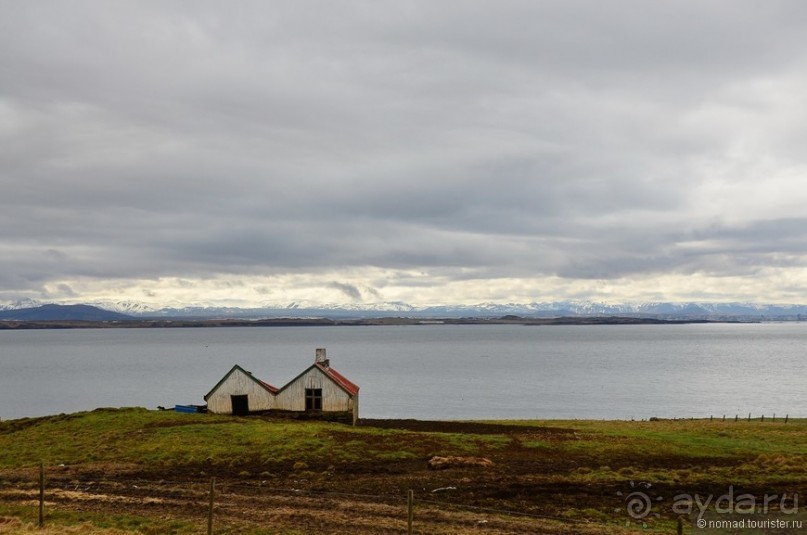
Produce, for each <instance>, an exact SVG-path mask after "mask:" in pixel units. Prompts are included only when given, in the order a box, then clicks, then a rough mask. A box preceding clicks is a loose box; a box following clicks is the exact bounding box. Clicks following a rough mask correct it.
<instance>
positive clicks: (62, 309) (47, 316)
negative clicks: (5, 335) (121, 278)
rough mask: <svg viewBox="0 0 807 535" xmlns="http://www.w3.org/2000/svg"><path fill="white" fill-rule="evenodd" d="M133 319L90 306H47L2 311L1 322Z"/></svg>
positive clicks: (0, 311) (0, 313)
mask: <svg viewBox="0 0 807 535" xmlns="http://www.w3.org/2000/svg"><path fill="white" fill-rule="evenodd" d="M131 319H134V317H133V316H129V315H127V314H121V313H120V312H113V311H110V310H104V309H102V308H98V307H94V306H90V305H55V304H46V305H41V306H38V307H33V308H18V309H6V310H0V320H6V321H121V320H131Z"/></svg>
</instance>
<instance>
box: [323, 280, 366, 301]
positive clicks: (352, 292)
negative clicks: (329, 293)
mask: <svg viewBox="0 0 807 535" xmlns="http://www.w3.org/2000/svg"><path fill="white" fill-rule="evenodd" d="M330 287H331V288H336V289H337V290H339V291H340V292H342V293H343V294H345V295H346V296H347V297H348V298H349V299H352V300H353V301H361V290H359V289H358V288H357V287H356V286H354V285H353V284H346V283H343V282H332V283H331V284H330Z"/></svg>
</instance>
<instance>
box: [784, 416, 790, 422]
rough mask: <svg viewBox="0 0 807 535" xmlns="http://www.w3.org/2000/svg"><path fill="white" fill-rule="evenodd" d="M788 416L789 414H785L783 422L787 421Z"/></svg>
mask: <svg viewBox="0 0 807 535" xmlns="http://www.w3.org/2000/svg"><path fill="white" fill-rule="evenodd" d="M788 416H790V415H789V414H785V423H787V417H788Z"/></svg>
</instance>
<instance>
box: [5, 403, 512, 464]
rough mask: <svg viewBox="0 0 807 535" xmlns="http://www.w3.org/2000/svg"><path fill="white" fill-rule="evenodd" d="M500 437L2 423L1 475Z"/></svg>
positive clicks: (89, 416) (402, 450)
mask: <svg viewBox="0 0 807 535" xmlns="http://www.w3.org/2000/svg"><path fill="white" fill-rule="evenodd" d="M508 441H509V438H507V437H501V436H479V437H475V438H474V439H473V440H468V437H465V436H463V435H458V434H447V433H414V432H408V431H404V430H389V429H378V428H371V427H350V426H346V425H343V424H336V423H327V422H317V421H305V422H302V421H294V420H267V419H262V418H237V417H231V416H220V415H212V414H178V413H174V412H171V411H166V412H155V411H147V410H145V409H138V408H128V409H99V410H96V411H92V412H86V413H77V414H72V415H60V416H53V417H46V418H38V419H22V420H12V421H7V422H0V468H4V467H5V468H20V467H33V466H38V465H39V463H40V462H44V463H45V464H46V465H49V466H52V465H59V464H65V465H81V464H88V463H108V462H114V463H133V464H139V465H149V466H159V467H180V466H195V465H199V466H201V465H206V466H213V467H216V466H221V467H234V466H237V465H240V464H244V463H246V462H248V463H250V464H255V463H257V464H266V465H277V464H281V465H284V464H285V465H289V466H291V465H293V464H294V463H295V462H297V461H304V462H306V463H308V464H309V465H321V464H323V463H327V464H334V463H351V462H367V461H384V460H397V459H417V458H423V457H424V456H426V455H430V454H432V455H438V454H476V453H480V452H485V451H488V450H491V449H498V448H500V447H502V446H503V445H504V444H506V443H507V442H508Z"/></svg>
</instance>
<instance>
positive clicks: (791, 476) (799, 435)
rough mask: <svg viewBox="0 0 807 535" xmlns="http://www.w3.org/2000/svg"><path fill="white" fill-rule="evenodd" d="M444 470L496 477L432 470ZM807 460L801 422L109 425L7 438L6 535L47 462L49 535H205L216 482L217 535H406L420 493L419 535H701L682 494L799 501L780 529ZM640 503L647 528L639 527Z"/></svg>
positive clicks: (95, 419) (106, 414)
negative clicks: (458, 463)
mask: <svg viewBox="0 0 807 535" xmlns="http://www.w3.org/2000/svg"><path fill="white" fill-rule="evenodd" d="M433 456H457V457H483V458H487V459H490V460H491V461H492V462H493V466H491V467H488V468H480V467H462V468H451V469H448V470H430V469H429V468H428V466H427V461H428V459H430V458H431V457H433ZM806 461H807V421H804V420H793V419H791V420H790V421H789V422H788V423H784V422H782V421H781V420H780V421H777V422H771V421H769V420H766V421H765V422H760V421H752V422H747V421H739V422H734V421H733V420H732V421H726V422H722V421H709V420H677V421H665V420H662V421H652V422H650V421H647V422H645V421H643V422H626V421H608V422H601V421H559V420H549V421H513V422H500V421H499V422H417V421H405V420H404V421H388V420H381V421H365V422H363V425H360V426H356V427H350V426H345V425H340V424H330V423H324V422H316V421H305V422H300V421H292V420H271V419H266V418H261V417H248V418H236V417H228V416H216V415H207V414H178V413H174V412H172V411H166V412H155V411H147V410H145V409H134V408H132V409H99V410H96V411H92V412H88V413H79V414H71V415H59V416H52V417H47V418H37V419H20V420H10V421H4V422H0V533H25V532H27V530H34V527H33V525H32V524H33V523H34V522H35V521H36V515H37V508H36V505H37V497H38V487H37V482H38V472H39V464H40V462H42V463H44V464H45V466H46V473H47V506H46V511H47V515H46V521H47V524H48V526H50V527H49V528H48V529H51V530H56V531H53V533H57V532H58V533H70V531H69V530H70V529H72V530H77V531H75V532H76V533H79V532H80V533H99V534H101V533H103V534H107V533H109V534H111V533H116V534H117V533H131V532H140V533H154V534H156V533H177V534H185V533H205V532H206V511H207V506H206V503H207V496H208V492H209V488H208V487H209V481H210V478H211V477H213V476H215V477H216V478H217V481H218V495H217V502H216V503H217V506H216V507H217V509H216V513H215V518H216V528H217V529H216V533H255V534H259V533H278V534H279V533H284V534H296V533H405V532H406V529H405V528H406V525H405V518H406V517H405V510H404V509H405V496H406V492H407V491H408V490H409V489H413V490H414V491H415V493H416V501H417V515H416V519H417V521H416V532H418V533H477V532H479V530H484V531H485V532H487V533H501V534H505V533H561V532H570V531H572V532H575V533H629V532H637V531H642V532H646V531H657V532H667V533H674V532H675V525H676V522H677V518H678V517H679V516H682V517H684V518H685V520H686V522H685V527H686V529H685V532H689V531H690V529H691V528H690V527H689V525H690V522H692V521H693V520H694V519H695V516H696V514H697V513H698V510H697V508H694V507H691V508H692V512H693V514H690V515H684V514H681V504H682V503H684V502H682V500H681V498H677V499H676V497H680V496H682V495H689V496H692V497H694V496H695V495H696V494H697V495H698V496H702V497H707V496H713V497H719V496H722V495H725V494H726V493H727V492H732V493H734V494H735V495H742V494H746V495H748V494H750V495H752V496H753V497H754V499H755V500H757V502H758V505H762V501H763V497H764V496H766V495H767V496H770V495H772V494H776V495H777V496H779V497H781V496H782V495H785V497H786V499H785V501H784V502H782V501H781V499H780V498H777V499H776V500H774V501H771V504H770V509H771V510H770V512H771V513H776V512H777V509H778V508H779V506H780V505H783V506H785V507H791V509H792V507H793V505H794V504H793V503H792V497H793V496H794V494H799V495H801V494H802V493H805V492H807V462H806ZM636 493H641V494H636ZM637 496H638V497H639V498H642V499H646V501H647V504H645V505H647V507H648V509H647V510H646V511H642V512H646V513H647V514H641V515H634V516H631V514H629V510H628V506H629V502H630V499H631V498H636V497H637ZM805 500H807V498H805ZM805 503H806V504H807V501H805ZM634 505H635V504H634ZM675 505H677V506H678V508H674V506H675ZM710 507H711V508H712V509H714V507H713V504H712V506H710ZM792 518H796V517H795V516H793V517H792ZM806 524H807V523H806ZM37 532H39V533H48V531H37ZM693 532H698V530H694V531H693Z"/></svg>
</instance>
